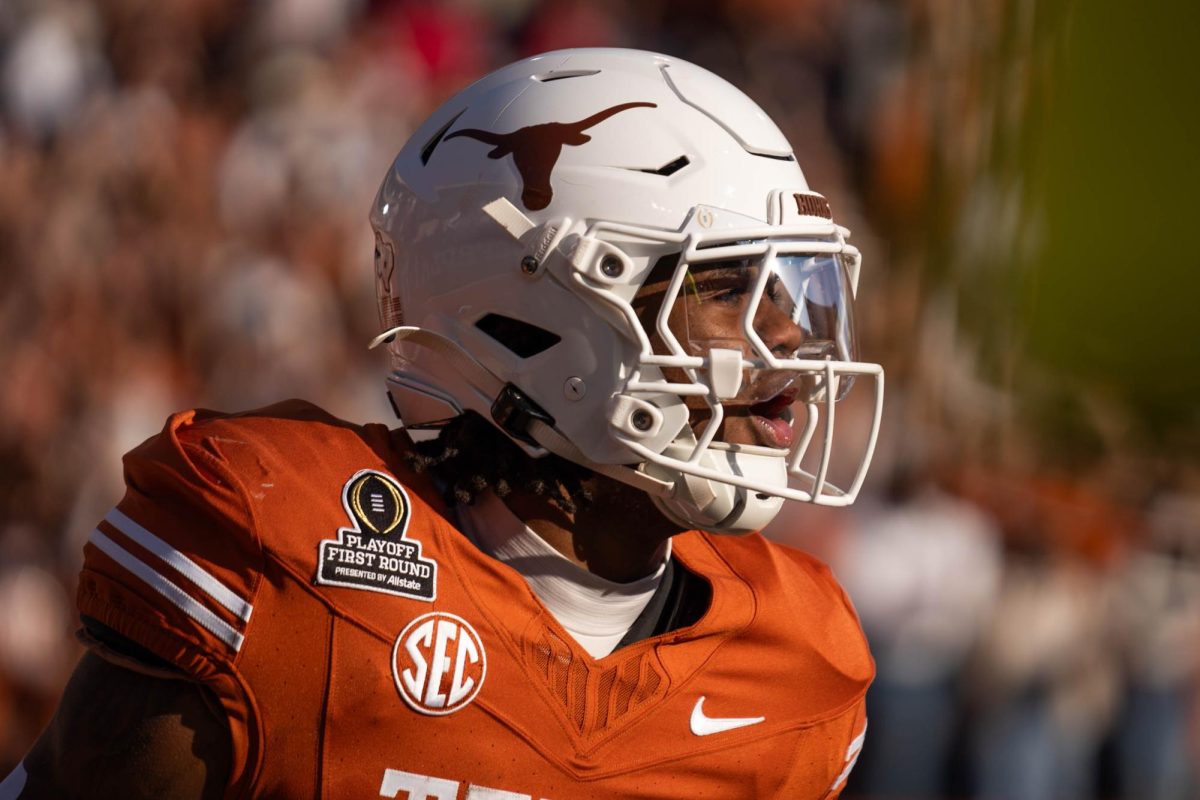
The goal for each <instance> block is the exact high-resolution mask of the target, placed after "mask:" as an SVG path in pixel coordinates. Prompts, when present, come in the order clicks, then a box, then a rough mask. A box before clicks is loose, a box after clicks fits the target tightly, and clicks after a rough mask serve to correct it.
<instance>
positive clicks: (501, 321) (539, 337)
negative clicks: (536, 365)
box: [475, 314, 562, 358]
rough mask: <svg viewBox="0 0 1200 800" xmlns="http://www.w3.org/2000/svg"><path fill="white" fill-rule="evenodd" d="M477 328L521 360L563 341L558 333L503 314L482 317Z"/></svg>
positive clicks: (477, 323)
mask: <svg viewBox="0 0 1200 800" xmlns="http://www.w3.org/2000/svg"><path fill="white" fill-rule="evenodd" d="M475 327H476V328H478V329H479V330H481V331H483V332H484V333H486V334H487V335H488V336H490V337H492V338H493V339H495V340H496V341H497V342H499V343H500V344H502V345H504V347H506V348H507V349H508V350H510V351H511V352H513V353H514V354H516V355H517V356H519V357H521V358H530V357H532V356H536V355H537V354H538V353H542V352H545V351H546V350H549V349H550V348H551V347H553V346H554V345H556V344H558V343H559V342H561V341H562V337H561V336H559V335H558V334H557V333H552V332H551V331H548V330H546V329H545V328H539V327H538V326H537V325H531V324H530V323H528V322H524V321H522V320H519V319H513V318H512V317H506V316H504V315H503V314H488V315H486V316H483V317H480V318H479V320H478V321H476V323H475Z"/></svg>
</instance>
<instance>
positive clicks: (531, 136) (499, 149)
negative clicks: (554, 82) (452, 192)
mask: <svg viewBox="0 0 1200 800" xmlns="http://www.w3.org/2000/svg"><path fill="white" fill-rule="evenodd" d="M657 107H658V106H657V104H656V103H621V104H620V105H616V106H613V107H612V108H606V109H604V110H603V111H597V112H596V113H595V114H592V115H591V116H590V117H587V118H586V119H581V120H579V121H578V122H544V123H542V124H541V125H528V126H526V127H524V128H518V129H517V130H515V131H513V132H512V133H495V132H493V131H483V130H479V129H478V128H463V129H462V130H458V131H455V132H454V133H452V134H450V135H449V136H447V137H446V138H447V139H453V138H455V137H456V136H469V137H470V138H472V139H478V140H479V141H481V142H483V143H484V144H490V145H492V151H491V152H490V153H488V158H504V157H505V156H508V155H511V156H512V157H513V163H515V164H516V166H517V171H518V172H520V173H521V180H522V181H523V182H524V183H525V188H524V190H523V191H522V192H521V202H522V203H524V204H525V207H526V208H528V209H529V210H530V211H539V210H541V209H543V208H545V207H546V206H548V205H550V200H551V199H552V198H553V197H554V190H553V189H551V188H550V173H551V172H552V171H553V170H554V165H555V164H557V163H558V157H559V155H561V154H562V149H563V147H564V146H566V145H571V146H572V147H576V146H578V145H581V144H584V143H585V142H590V141H591V140H592V137H591V136H588V135H587V134H586V133H584V131H586V130H587V129H588V128H591V127H593V126H595V125H599V124H600V123H601V122H603V121H604V120H606V119H608V118H609V117H611V116H614V115H616V114H620V113H621V112H622V111H628V110H629V109H631V108H657Z"/></svg>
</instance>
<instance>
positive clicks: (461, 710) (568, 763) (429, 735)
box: [79, 401, 873, 800]
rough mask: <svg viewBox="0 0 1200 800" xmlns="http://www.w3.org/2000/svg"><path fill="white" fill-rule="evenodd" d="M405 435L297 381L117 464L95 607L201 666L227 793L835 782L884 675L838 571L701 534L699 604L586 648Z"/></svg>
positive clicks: (790, 794)
mask: <svg viewBox="0 0 1200 800" xmlns="http://www.w3.org/2000/svg"><path fill="white" fill-rule="evenodd" d="M408 446H410V445H408V443H407V440H406V439H405V438H404V437H403V434H400V433H395V432H391V431H389V430H388V429H387V428H385V427H384V426H382V425H367V426H364V427H359V426H355V425H351V424H348V423H345V422H341V421H339V420H336V419H334V418H332V417H330V416H328V415H326V414H325V413H324V412H322V411H320V410H319V409H317V408H315V407H313V406H310V405H307V404H303V403H300V402H297V401H292V402H288V403H284V404H280V405H277V406H273V407H271V408H268V409H264V410H261V411H258V412H252V413H250V414H246V415H237V416H224V415H218V414H213V413H210V412H197V411H190V412H185V413H181V414H177V415H175V416H173V417H172V418H171V419H170V420H169V421H168V423H167V426H166V428H165V429H164V430H163V432H162V433H161V434H159V435H158V436H156V437H154V438H152V439H150V440H149V441H147V442H146V443H145V444H143V445H142V446H140V447H139V448H137V449H136V450H134V451H133V452H131V453H130V454H129V455H128V456H126V459H125V476H126V483H127V485H128V491H127V493H126V495H125V497H124V499H122V500H121V502H120V504H119V505H118V506H117V507H116V508H115V509H113V511H112V512H111V513H110V514H108V515H107V516H106V517H105V519H104V521H103V522H102V523H101V524H100V525H99V526H98V527H97V529H96V531H95V532H94V533H93V535H92V538H91V540H90V541H89V543H88V545H87V547H86V552H85V557H86V560H85V564H84V568H83V574H82V576H81V580H80V588H79V609H80V611H81V613H82V614H85V615H87V616H88V617H91V618H93V619H95V620H97V621H99V622H100V623H102V624H104V625H106V626H108V627H109V628H112V629H114V630H115V631H116V632H117V633H119V634H121V635H122V636H124V637H126V638H127V639H129V640H131V641H132V642H134V643H135V644H137V645H140V646H141V647H143V648H145V649H147V650H149V651H150V652H151V653H153V654H154V655H155V656H157V657H159V658H161V659H164V660H166V661H168V662H170V664H172V665H175V667H177V668H178V669H180V670H182V671H184V672H185V673H187V674H188V675H189V676H191V677H192V678H193V679H195V680H196V681H199V682H201V683H203V684H204V685H206V686H208V687H209V688H210V689H211V690H212V691H213V692H214V693H215V695H216V697H217V698H219V701H220V703H221V705H222V706H223V708H224V711H225V713H226V715H227V717H228V721H229V726H230V730H231V735H232V741H233V748H234V769H233V772H232V775H231V776H230V782H229V786H228V791H227V793H226V796H227V797H231V798H240V797H280V798H312V797H318V796H319V797H323V798H331V800H341V798H366V797H381V796H382V797H395V798H403V799H405V800H425V798H435V799H436V800H517V799H518V798H529V799H530V800H537V799H538V798H544V799H545V800H573V799H574V798H600V797H613V798H626V797H637V798H681V797H688V798H697V797H709V798H741V797H745V798H768V797H780V798H823V797H835V796H836V795H837V794H838V793H839V792H840V790H841V788H842V785H843V783H844V781H845V777H846V775H847V774H848V773H849V770H850V767H851V766H852V765H853V761H854V759H855V758H856V757H857V753H858V750H859V748H860V747H861V744H862V734H863V732H864V729H865V726H866V718H865V713H864V701H863V697H864V694H865V691H866V688H867V685H868V684H869V683H870V681H871V678H872V676H873V665H872V662H871V658H870V656H869V654H868V652H867V648H866V643H865V641H864V638H863V635H862V632H861V629H860V628H859V624H858V620H857V618H856V617H855V615H854V612H853V611H852V609H851V607H850V604H849V602H848V600H847V599H846V597H845V595H844V593H843V592H842V590H841V589H840V588H839V587H838V585H837V583H836V582H835V581H834V579H833V577H832V576H831V575H830V573H829V571H828V569H827V568H826V567H824V566H823V565H821V564H820V563H818V562H816V561H815V560H814V559H812V558H810V557H809V556H806V555H804V554H802V553H799V552H797V551H795V550H791V549H789V548H786V547H782V546H779V545H776V544H772V543H770V542H767V541H766V540H764V539H763V538H762V537H760V536H757V535H754V536H747V537H739V538H734V537H714V536H709V535H706V534H702V533H695V532H692V533H687V534H683V535H680V536H678V537H676V538H675V540H674V548H673V554H674V555H673V557H674V558H676V559H677V560H678V563H680V564H681V565H683V567H685V568H686V569H687V570H689V571H690V572H692V573H695V574H696V575H699V576H701V577H702V578H703V579H704V580H706V581H707V582H708V583H709V584H710V585H711V588H712V599H711V604H710V606H709V608H708V611H707V612H706V613H705V614H704V615H703V617H702V618H701V619H699V621H697V622H696V623H695V624H693V625H690V626H688V627H685V628H681V629H678V630H675V631H672V632H669V633H666V634H663V635H659V636H653V637H651V638H649V639H645V640H643V641H640V642H637V643H635V644H632V645H629V646H627V647H623V648H620V649H619V650H617V651H616V652H614V653H612V654H610V655H608V656H606V657H604V658H601V659H593V658H591V657H590V656H589V655H588V654H587V653H586V652H585V651H584V650H583V648H581V647H580V646H579V645H577V644H576V643H575V642H574V641H573V640H572V639H571V637H570V635H569V634H567V633H566V632H565V631H564V630H563V629H562V628H561V627H560V626H559V624H558V622H557V621H556V620H555V619H554V618H553V617H552V616H551V615H550V614H549V612H548V611H547V610H546V609H545V608H544V607H543V606H542V605H541V603H540V602H539V601H538V599H537V598H536V597H535V596H534V594H533V593H532V592H531V590H530V589H529V587H528V585H527V584H526V582H525V581H524V579H523V578H522V577H521V576H520V575H519V574H518V573H516V572H515V571H513V570H512V569H510V568H509V567H507V566H505V565H503V564H501V563H499V562H497V561H496V560H494V559H492V558H490V557H489V556H487V555H486V554H484V553H482V552H480V551H479V550H478V549H476V548H475V546H474V545H472V544H471V543H470V542H469V541H468V540H467V539H466V537H465V536H463V535H462V534H461V533H459V532H458V531H457V530H456V529H455V528H454V527H453V525H452V524H451V522H449V521H448V520H449V519H453V517H452V515H451V514H450V513H449V512H448V510H447V509H446V507H445V506H444V505H443V504H442V502H441V500H440V499H439V498H438V496H437V493H436V491H435V490H434V488H433V486H432V485H431V483H430V482H429V479H428V478H427V477H425V476H423V475H417V474H414V473H413V472H412V471H411V470H410V469H409V468H408V467H407V465H406V462H405V459H404V453H405V448H406V447H408Z"/></svg>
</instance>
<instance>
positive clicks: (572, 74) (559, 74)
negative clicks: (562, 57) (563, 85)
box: [533, 69, 600, 83]
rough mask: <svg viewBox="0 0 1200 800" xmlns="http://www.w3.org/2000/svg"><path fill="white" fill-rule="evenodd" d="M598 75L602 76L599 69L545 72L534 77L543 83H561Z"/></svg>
mask: <svg viewBox="0 0 1200 800" xmlns="http://www.w3.org/2000/svg"><path fill="white" fill-rule="evenodd" d="M598 74H600V70H598V69H562V70H554V71H552V72H543V73H542V74H541V75H534V76H533V77H534V78H535V79H536V80H539V81H541V82H542V83H549V82H550V81H561V80H565V79H567V78H586V77H587V76H589V75H598Z"/></svg>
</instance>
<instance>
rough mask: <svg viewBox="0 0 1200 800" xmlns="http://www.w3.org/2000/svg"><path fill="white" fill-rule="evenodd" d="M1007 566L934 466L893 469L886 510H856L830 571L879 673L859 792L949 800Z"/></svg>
mask: <svg viewBox="0 0 1200 800" xmlns="http://www.w3.org/2000/svg"><path fill="white" fill-rule="evenodd" d="M1001 568H1002V565H1001V553H1000V547H999V537H998V535H997V528H996V524H995V523H994V522H993V521H992V520H991V519H990V518H989V517H988V516H987V514H985V513H984V512H983V511H981V510H980V509H978V508H977V507H975V506H973V505H972V504H970V503H968V502H966V501H964V500H962V499H959V498H956V497H954V496H953V495H950V494H947V493H946V492H945V491H944V490H943V489H942V488H940V487H939V485H938V482H937V481H936V480H935V479H934V476H933V475H932V474H931V473H930V472H929V470H928V469H927V468H919V467H913V468H907V469H900V470H897V471H896V473H895V474H894V475H893V478H892V483H891V486H890V487H889V490H888V493H887V495H886V497H885V498H883V501H882V502H878V503H873V504H872V503H867V504H863V505H862V506H861V507H856V508H855V511H854V526H853V528H852V532H851V535H850V536H849V537H848V541H847V542H846V543H844V544H843V545H842V547H841V548H840V549H839V550H838V552H837V559H836V561H835V562H834V569H835V571H836V572H837V575H838V577H839V578H840V579H841V581H842V582H843V585H844V586H845V587H846V591H847V592H849V593H850V596H851V597H853V598H854V603H855V606H856V608H857V609H858V612H859V615H860V617H861V619H862V623H863V628H864V629H865V630H866V632H867V638H868V640H869V641H870V643H871V651H872V653H873V654H874V656H875V663H876V667H877V670H878V673H877V676H876V679H875V684H874V685H873V686H872V687H871V691H870V694H869V695H868V697H867V712H868V713H869V714H870V719H871V722H870V724H871V746H870V748H869V749H868V750H866V751H864V755H863V763H862V764H861V772H860V774H858V775H857V776H856V777H855V783H854V787H856V788H857V789H858V790H859V791H861V792H863V793H864V794H866V795H868V796H871V797H941V796H945V794H946V792H947V789H948V780H949V774H950V764H951V758H952V754H953V752H954V749H955V746H956V742H955V737H956V735H957V733H958V730H957V728H958V722H959V719H958V690H959V686H958V681H959V676H960V674H961V672H962V669H963V666H964V663H965V661H966V659H967V656H968V655H969V654H970V652H971V651H972V649H973V648H974V647H975V645H976V638H977V636H978V635H979V631H980V630H981V629H982V627H983V626H984V625H985V624H986V622H987V620H988V619H990V618H991V615H992V613H993V606H994V605H995V603H996V599H997V597H996V596H997V591H998V588H999V582H1000V574H1001ZM918 731H919V732H920V733H919V735H914V733H915V732H918Z"/></svg>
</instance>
